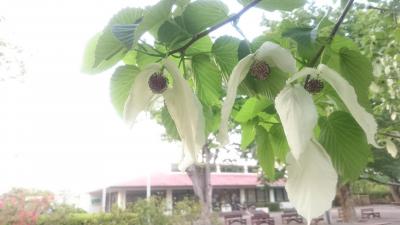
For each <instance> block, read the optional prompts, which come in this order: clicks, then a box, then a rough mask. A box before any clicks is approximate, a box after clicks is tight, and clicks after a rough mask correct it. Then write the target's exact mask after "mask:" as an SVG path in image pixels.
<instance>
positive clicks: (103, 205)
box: [101, 188, 107, 212]
mask: <svg viewBox="0 0 400 225" xmlns="http://www.w3.org/2000/svg"><path fill="white" fill-rule="evenodd" d="M106 197H107V188H103V190H102V193H101V211H102V212H106Z"/></svg>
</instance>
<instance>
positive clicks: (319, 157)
mask: <svg viewBox="0 0 400 225" xmlns="http://www.w3.org/2000/svg"><path fill="white" fill-rule="evenodd" d="M286 169H287V173H288V179H287V183H286V191H287V193H288V197H289V200H290V202H291V203H292V204H293V205H294V206H295V207H296V209H297V211H298V212H299V214H300V215H302V216H304V217H305V218H306V219H307V222H308V224H310V223H311V220H312V219H313V218H316V217H318V216H320V215H322V214H323V213H324V212H325V211H326V210H327V209H329V208H331V205H332V200H333V199H334V198H335V195H336V183H337V181H338V175H337V173H336V170H335V168H334V167H333V165H332V162H331V159H330V157H329V155H328V154H327V153H326V151H325V149H324V148H323V147H322V146H321V145H320V144H319V143H318V142H317V141H316V140H314V139H311V140H309V141H308V146H307V149H306V151H304V153H303V154H302V155H301V156H300V157H299V158H298V159H296V158H294V156H293V155H292V153H289V154H288V156H287V167H286Z"/></svg>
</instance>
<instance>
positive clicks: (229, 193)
mask: <svg viewBox="0 0 400 225" xmlns="http://www.w3.org/2000/svg"><path fill="white" fill-rule="evenodd" d="M212 206H213V209H214V210H217V211H219V210H221V209H222V208H223V207H230V209H231V210H240V190H239V189H214V190H213V193H212Z"/></svg>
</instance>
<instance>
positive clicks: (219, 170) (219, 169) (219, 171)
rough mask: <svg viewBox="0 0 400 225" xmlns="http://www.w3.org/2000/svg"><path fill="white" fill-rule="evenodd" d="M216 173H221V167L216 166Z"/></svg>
mask: <svg viewBox="0 0 400 225" xmlns="http://www.w3.org/2000/svg"><path fill="white" fill-rule="evenodd" d="M216 172H217V173H221V165H220V164H217V165H216Z"/></svg>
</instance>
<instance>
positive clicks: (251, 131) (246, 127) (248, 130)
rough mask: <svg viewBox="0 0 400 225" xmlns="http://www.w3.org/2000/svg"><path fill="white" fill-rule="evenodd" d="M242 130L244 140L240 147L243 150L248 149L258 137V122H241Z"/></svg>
mask: <svg viewBox="0 0 400 225" xmlns="http://www.w3.org/2000/svg"><path fill="white" fill-rule="evenodd" d="M240 126H241V128H242V129H241V130H242V140H241V142H240V148H241V149H242V150H245V149H247V147H249V145H250V144H251V143H253V141H254V139H255V137H256V123H255V122H254V121H249V122H247V123H242V124H240Z"/></svg>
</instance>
